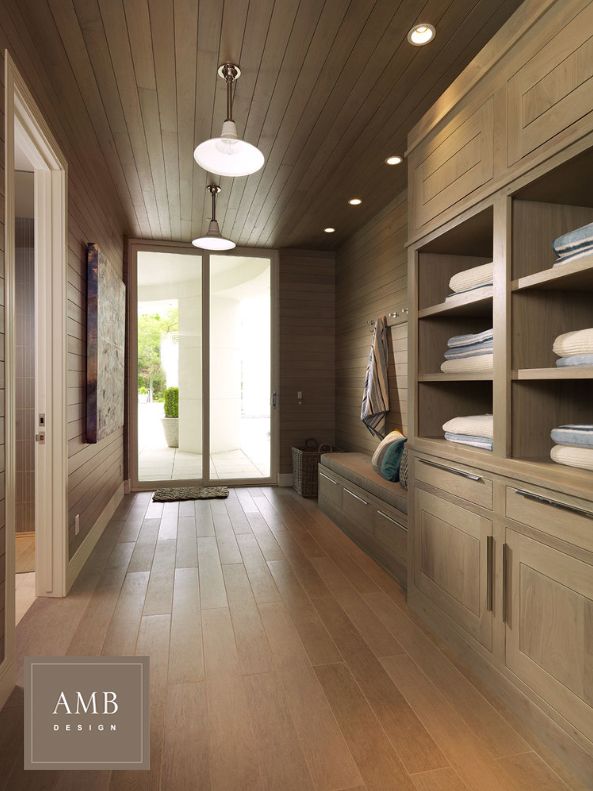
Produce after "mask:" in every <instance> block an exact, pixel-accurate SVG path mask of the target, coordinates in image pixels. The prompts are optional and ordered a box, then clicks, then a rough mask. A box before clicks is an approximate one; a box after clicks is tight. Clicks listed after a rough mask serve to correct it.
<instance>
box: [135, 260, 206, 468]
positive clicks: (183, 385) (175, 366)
mask: <svg viewBox="0 0 593 791" xmlns="http://www.w3.org/2000/svg"><path fill="white" fill-rule="evenodd" d="M137 338H138V349H137V354H138V357H137V361H138V366H137V368H138V382H137V387H138V480H139V481H166V480H194V479H201V478H202V476H203V468H202V258H201V256H200V255H196V254H185V253H173V252H148V251H139V252H138V256H137Z"/></svg>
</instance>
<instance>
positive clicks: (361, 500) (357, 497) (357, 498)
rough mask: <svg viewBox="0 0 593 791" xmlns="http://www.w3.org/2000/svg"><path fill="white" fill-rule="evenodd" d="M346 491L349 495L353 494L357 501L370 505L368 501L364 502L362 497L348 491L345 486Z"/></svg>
mask: <svg viewBox="0 0 593 791" xmlns="http://www.w3.org/2000/svg"><path fill="white" fill-rule="evenodd" d="M344 491H345V492H348V494H351V495H352V497H354V499H355V500H360V502H361V503H364V504H365V505H368V503H367V501H366V500H363V499H362V497H359V496H358V495H357V494H354V492H351V491H350V489H347V488H346V487H345V486H344Z"/></svg>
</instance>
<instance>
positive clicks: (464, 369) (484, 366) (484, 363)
mask: <svg viewBox="0 0 593 791" xmlns="http://www.w3.org/2000/svg"><path fill="white" fill-rule="evenodd" d="M493 370H494V355H493V354H480V355H479V356H477V357H460V358H459V359H456V360H445V362H444V363H443V364H442V365H441V371H442V372H443V373H444V374H487V373H491V372H492V371H493Z"/></svg>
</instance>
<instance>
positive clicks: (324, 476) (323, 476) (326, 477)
mask: <svg viewBox="0 0 593 791" xmlns="http://www.w3.org/2000/svg"><path fill="white" fill-rule="evenodd" d="M319 474H320V475H321V477H322V478H325V480H326V481H331V482H332V483H333V485H334V486H337V485H338V482H337V481H334V479H333V478H330V477H329V475H325V474H324V473H323V472H320V473H319Z"/></svg>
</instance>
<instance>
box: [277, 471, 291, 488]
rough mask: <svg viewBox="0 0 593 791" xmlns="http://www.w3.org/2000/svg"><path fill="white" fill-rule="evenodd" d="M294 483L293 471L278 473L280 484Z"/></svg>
mask: <svg viewBox="0 0 593 791" xmlns="http://www.w3.org/2000/svg"><path fill="white" fill-rule="evenodd" d="M293 483H294V476H293V474H292V473H291V472H279V473H278V486H292V485H293Z"/></svg>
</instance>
